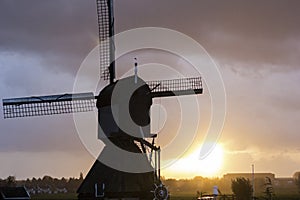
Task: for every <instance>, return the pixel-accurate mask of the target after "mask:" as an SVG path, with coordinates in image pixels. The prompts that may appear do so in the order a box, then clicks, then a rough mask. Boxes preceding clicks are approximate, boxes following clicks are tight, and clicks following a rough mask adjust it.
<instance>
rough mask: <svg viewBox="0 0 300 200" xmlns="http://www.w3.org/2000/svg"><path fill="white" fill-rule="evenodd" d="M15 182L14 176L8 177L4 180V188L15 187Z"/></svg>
mask: <svg viewBox="0 0 300 200" xmlns="http://www.w3.org/2000/svg"><path fill="white" fill-rule="evenodd" d="M16 185H17V181H16V177H15V176H9V177H7V178H6V186H8V187H16Z"/></svg>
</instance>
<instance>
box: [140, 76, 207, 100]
mask: <svg viewBox="0 0 300 200" xmlns="http://www.w3.org/2000/svg"><path fill="white" fill-rule="evenodd" d="M146 83H147V84H148V86H149V87H150V89H151V96H152V97H153V98H155V97H167V96H181V95H193V94H202V93H203V86H202V79H201V77H194V78H182V79H172V80H158V81H147V82H146Z"/></svg>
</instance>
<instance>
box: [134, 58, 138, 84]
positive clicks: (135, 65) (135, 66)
mask: <svg viewBox="0 0 300 200" xmlns="http://www.w3.org/2000/svg"><path fill="white" fill-rule="evenodd" d="M134 60H135V63H134V83H135V84H137V77H138V69H137V66H138V63H137V59H136V58H134Z"/></svg>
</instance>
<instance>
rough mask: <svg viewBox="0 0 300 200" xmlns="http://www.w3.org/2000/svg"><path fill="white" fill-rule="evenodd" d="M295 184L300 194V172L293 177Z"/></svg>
mask: <svg viewBox="0 0 300 200" xmlns="http://www.w3.org/2000/svg"><path fill="white" fill-rule="evenodd" d="M293 178H294V181H295V184H296V185H297V186H298V192H299V193H300V172H296V173H295V174H294V176H293Z"/></svg>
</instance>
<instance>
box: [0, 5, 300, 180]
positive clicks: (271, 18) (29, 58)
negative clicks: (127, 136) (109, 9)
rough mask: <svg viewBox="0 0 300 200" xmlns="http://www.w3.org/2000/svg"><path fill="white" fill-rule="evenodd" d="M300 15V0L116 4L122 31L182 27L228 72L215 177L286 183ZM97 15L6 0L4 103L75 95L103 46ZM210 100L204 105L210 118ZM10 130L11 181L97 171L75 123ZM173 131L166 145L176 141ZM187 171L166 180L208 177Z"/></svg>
mask: <svg viewBox="0 0 300 200" xmlns="http://www.w3.org/2000/svg"><path fill="white" fill-rule="evenodd" d="M299 7H300V2H299V1H298V0H285V1H282V0H272V1H271V0H253V1H247V0H227V1H218V0H186V1H182V0H164V1H157V0H152V1H146V0H126V1H115V27H116V32H117V33H121V32H123V31H126V30H130V29H133V28H139V27H164V28H169V29H173V30H176V31H179V32H181V33H184V34H186V35H188V36H189V37H191V38H193V39H194V40H196V41H197V42H198V43H199V44H201V45H202V46H203V47H204V48H205V49H206V51H207V52H208V53H209V55H210V56H211V57H212V58H213V60H214V61H215V62H216V63H217V65H218V66H219V70H220V73H221V75H222V78H223V81H224V86H225V89H226V98H227V101H226V102H227V104H226V110H227V112H226V120H225V123H224V127H223V130H222V133H221V135H220V138H219V140H218V148H219V149H220V148H222V162H221V164H220V162H219V161H220V160H219V161H218V162H217V163H219V164H220V166H219V168H218V169H217V170H216V171H215V172H214V173H213V174H209V175H210V176H221V175H222V174H225V173H229V172H251V165H252V164H254V165H255V170H256V171H257V172H272V173H275V174H276V176H278V177H290V176H292V175H293V173H294V172H296V171H299V170H300V148H299V144H298V141H299V140H300V135H299V129H300V127H299V126H300V123H299V122H300V103H299V102H300V90H299V84H300V67H299V63H300V56H299V54H300V26H299V21H300V14H299ZM96 17H97V15H96V5H95V1H94V0H85V1H81V0H56V1H40V0H24V1H18V0H2V1H0V27H1V28H0V77H1V79H0V98H1V99H3V98H8V97H20V96H32V95H47V94H56V93H66V92H72V90H73V86H74V81H75V78H76V74H77V72H78V69H79V67H80V65H81V63H82V62H83V60H84V59H85V57H86V56H87V55H88V53H89V52H90V51H91V50H92V49H93V48H94V47H95V46H96V45H97V43H98V39H97V37H98V36H97V34H98V29H97V18H96ZM145 54H146V55H148V56H149V55H152V56H153V57H155V56H158V57H159V55H160V54H163V53H161V52H156V53H153V52H148V53H147V52H146V53H145ZM141 55H144V54H141ZM146 57H147V56H146ZM150 57H151V56H150ZM170 62H171V61H170ZM171 63H172V62H171ZM166 78H167V77H166ZM204 79H205V77H204ZM208 98H209V94H207V93H205V94H204V95H203V97H202V99H203V100H200V102H202V103H203V105H202V107H203V109H204V110H205V107H206V106H207V105H209V103H208V102H209V100H207V99H208ZM199 99H201V97H199ZM163 101H164V100H163ZM166 104H168V103H166ZM0 110H1V112H2V108H1V109H0ZM207 115H208V116H209V114H207ZM205 116H206V114H205ZM208 118H209V117H203V121H204V122H201V124H200V125H203V126H201V127H200V128H199V131H198V132H199V135H198V136H197V137H195V138H193V144H192V145H191V146H190V149H189V150H188V151H187V154H186V158H185V159H186V160H184V159H182V162H183V163H184V161H186V163H188V164H191V163H193V162H190V161H188V160H189V159H190V157H189V155H194V154H193V153H192V152H195V151H197V150H198V149H199V148H198V147H199V146H200V145H201V142H202V141H203V138H204V137H203V134H202V131H203V130H205V128H206V126H207V124H208V122H207V121H208ZM170 123H171V124H172V123H173V124H174V123H176V122H170ZM0 126H1V131H0V160H1V170H0V177H2V178H6V177H7V176H9V175H15V176H16V177H17V178H20V179H21V178H27V177H33V176H35V177H42V176H43V175H46V174H47V175H51V176H55V177H62V176H65V177H69V176H73V177H74V176H75V177H78V176H79V173H80V172H83V173H84V174H86V173H87V172H88V170H89V168H90V166H91V165H92V164H93V161H94V158H93V157H92V156H91V155H90V154H89V152H88V151H87V150H86V148H85V147H84V145H83V144H82V142H81V141H80V137H79V136H78V134H77V133H76V127H75V125H74V121H73V118H72V116H70V115H63V116H49V117H33V118H26V119H9V120H4V119H3V117H1V118H0ZM167 130H169V129H168V128H167V129H166V130H165V131H164V133H163V135H162V136H161V137H162V138H163V139H162V142H163V141H167V140H168V138H169V137H171V138H172V137H173V136H172V134H171V135H170V136H169V135H168V134H167V133H166V132H168V131H167ZM87 132H88V133H89V132H92V131H90V130H88V131H87ZM91 134H93V133H91ZM212 155H215V154H212ZM163 157H165V158H167V157H168V155H166V154H165V155H164V154H163ZM216 157H218V156H216ZM211 162H213V161H211ZM198 164H199V163H198ZM177 166H178V167H176V164H174V166H173V167H172V166H169V168H166V169H164V172H165V176H166V177H176V178H183V177H193V176H206V175H208V174H206V173H205V172H202V171H201V170H200V171H197V170H195V172H194V171H193V170H187V171H184V170H182V168H185V169H188V168H186V167H185V165H184V164H180V163H179V164H177ZM179 169H180V170H179ZM176 170H177V171H176ZM178 170H179V171H178ZM188 171H193V173H189V172H188Z"/></svg>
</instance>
